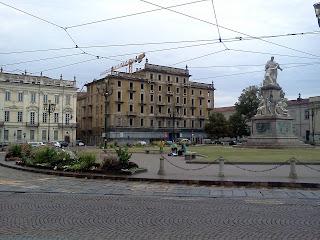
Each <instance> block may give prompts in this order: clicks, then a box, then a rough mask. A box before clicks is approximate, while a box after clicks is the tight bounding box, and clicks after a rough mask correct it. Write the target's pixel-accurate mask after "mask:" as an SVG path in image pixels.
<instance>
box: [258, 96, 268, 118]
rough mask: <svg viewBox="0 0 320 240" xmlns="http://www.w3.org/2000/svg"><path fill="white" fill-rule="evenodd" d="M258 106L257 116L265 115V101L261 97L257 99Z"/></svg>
mask: <svg viewBox="0 0 320 240" xmlns="http://www.w3.org/2000/svg"><path fill="white" fill-rule="evenodd" d="M259 100H260V102H259V106H258V109H257V115H266V113H267V106H266V101H265V100H264V98H263V97H262V96H260V97H259Z"/></svg>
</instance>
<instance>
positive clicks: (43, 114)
mask: <svg viewBox="0 0 320 240" xmlns="http://www.w3.org/2000/svg"><path fill="white" fill-rule="evenodd" d="M47 121H48V117H47V113H46V112H44V113H42V122H44V123H46V122H47Z"/></svg>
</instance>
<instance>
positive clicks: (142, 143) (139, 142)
mask: <svg viewBox="0 0 320 240" xmlns="http://www.w3.org/2000/svg"><path fill="white" fill-rule="evenodd" d="M137 144H138V145H141V146H145V145H147V142H146V141H138V142H137Z"/></svg>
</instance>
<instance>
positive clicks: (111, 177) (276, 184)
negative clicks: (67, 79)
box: [0, 162, 320, 189]
mask: <svg viewBox="0 0 320 240" xmlns="http://www.w3.org/2000/svg"><path fill="white" fill-rule="evenodd" d="M0 166H2V167H7V168H12V169H16V170H21V171H26V172H33V173H42V174H48V175H56V176H63V177H75V178H86V179H109V180H126V181H137V182H142V181H146V182H163V183H178V184H190V185H191V184H196V185H205V186H209V185H215V186H225V187H264V188H274V187H277V188H312V189H320V183H308V182H295V181H294V180H292V181H291V182H269V181H265V182H252V181H243V180H240V181H234V180H223V179H221V180H191V179H189V180H188V179H164V178H141V177H130V176H122V175H120V176H119V175H106V174H92V173H76V172H63V171H54V170H45V169H37V168H31V167H21V166H16V165H8V164H5V163H3V162H0Z"/></svg>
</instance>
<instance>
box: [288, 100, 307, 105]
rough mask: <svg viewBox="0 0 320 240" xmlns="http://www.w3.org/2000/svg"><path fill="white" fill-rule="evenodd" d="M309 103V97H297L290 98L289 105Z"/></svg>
mask: <svg viewBox="0 0 320 240" xmlns="http://www.w3.org/2000/svg"><path fill="white" fill-rule="evenodd" d="M308 103H309V99H308V98H297V99H294V100H288V102H287V104H288V106H296V105H307V104H308Z"/></svg>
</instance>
